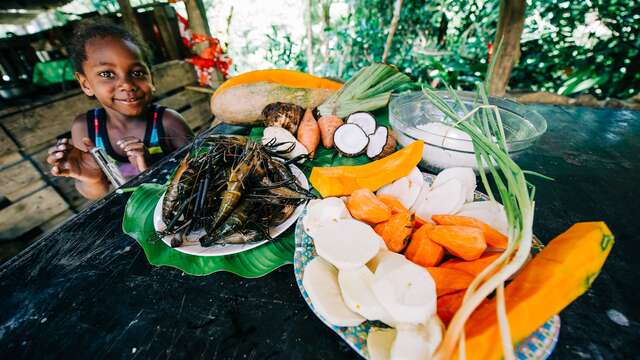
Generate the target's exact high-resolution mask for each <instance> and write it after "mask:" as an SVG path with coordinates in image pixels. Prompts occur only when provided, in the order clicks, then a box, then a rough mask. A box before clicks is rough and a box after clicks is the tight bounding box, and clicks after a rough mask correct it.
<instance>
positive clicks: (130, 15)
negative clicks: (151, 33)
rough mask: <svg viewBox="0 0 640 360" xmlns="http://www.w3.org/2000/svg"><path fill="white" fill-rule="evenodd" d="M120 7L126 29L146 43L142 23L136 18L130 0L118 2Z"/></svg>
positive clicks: (119, 0)
mask: <svg viewBox="0 0 640 360" xmlns="http://www.w3.org/2000/svg"><path fill="white" fill-rule="evenodd" d="M118 5H120V12H121V13H122V20H124V25H125V27H126V28H127V29H128V30H129V31H131V32H132V33H133V34H134V35H135V36H136V37H137V38H138V39H140V41H145V40H144V35H143V32H142V30H141V27H140V23H139V22H138V18H137V17H136V12H135V10H133V8H132V7H131V3H129V0H118Z"/></svg>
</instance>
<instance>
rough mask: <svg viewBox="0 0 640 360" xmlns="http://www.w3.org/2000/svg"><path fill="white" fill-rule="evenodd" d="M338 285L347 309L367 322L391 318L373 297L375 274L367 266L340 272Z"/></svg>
mask: <svg viewBox="0 0 640 360" xmlns="http://www.w3.org/2000/svg"><path fill="white" fill-rule="evenodd" d="M338 284H340V290H342V298H343V299H344V302H345V304H347V307H348V308H349V309H351V311H354V312H356V313H358V314H360V315H362V316H364V317H365V318H366V319H367V320H382V319H386V318H388V317H389V315H388V314H387V312H386V311H385V310H384V308H383V307H382V305H380V302H379V301H378V300H377V299H376V297H375V295H373V290H371V285H372V284H373V273H372V272H371V270H369V268H367V267H366V266H361V267H359V268H356V269H347V270H340V271H339V272H338Z"/></svg>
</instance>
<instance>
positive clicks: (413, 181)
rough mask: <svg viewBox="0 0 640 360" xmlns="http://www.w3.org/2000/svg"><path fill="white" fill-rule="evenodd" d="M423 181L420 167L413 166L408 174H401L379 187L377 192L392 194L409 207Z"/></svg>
mask: <svg viewBox="0 0 640 360" xmlns="http://www.w3.org/2000/svg"><path fill="white" fill-rule="evenodd" d="M424 183H425V181H424V177H423V176H422V173H421V172H420V169H418V168H417V167H415V168H414V169H413V170H411V172H410V173H409V175H407V176H403V177H401V178H400V179H398V180H396V181H394V182H392V183H391V184H387V185H385V186H383V187H381V188H380V189H379V190H378V192H377V193H378V194H380V195H389V196H393V197H394V198H396V199H398V200H399V201H400V202H401V203H402V205H404V207H406V208H407V209H409V208H411V207H412V206H413V204H414V203H415V202H416V199H417V198H418V195H419V194H420V191H421V190H422V187H423V185H424Z"/></svg>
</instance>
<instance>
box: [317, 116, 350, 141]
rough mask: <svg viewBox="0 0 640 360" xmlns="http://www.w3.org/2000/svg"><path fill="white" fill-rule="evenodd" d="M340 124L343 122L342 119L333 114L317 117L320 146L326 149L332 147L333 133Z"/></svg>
mask: <svg viewBox="0 0 640 360" xmlns="http://www.w3.org/2000/svg"><path fill="white" fill-rule="evenodd" d="M342 124H344V121H342V119H340V118H339V117H337V116H335V115H325V116H321V117H320V118H319V119H318V126H319V127H320V136H321V137H322V146H324V147H325V148H327V149H331V148H332V147H333V133H334V132H335V131H336V129H337V128H339V127H340V125H342Z"/></svg>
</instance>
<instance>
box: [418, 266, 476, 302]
mask: <svg viewBox="0 0 640 360" xmlns="http://www.w3.org/2000/svg"><path fill="white" fill-rule="evenodd" d="M427 271H429V274H431V277H432V278H433V281H435V283H436V292H437V293H438V296H442V295H447V294H450V293H452V292H456V291H459V290H464V289H466V288H468V287H469V284H471V281H473V276H471V275H469V274H467V273H466V272H464V271H462V270H457V269H448V268H443V267H428V268H427Z"/></svg>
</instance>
